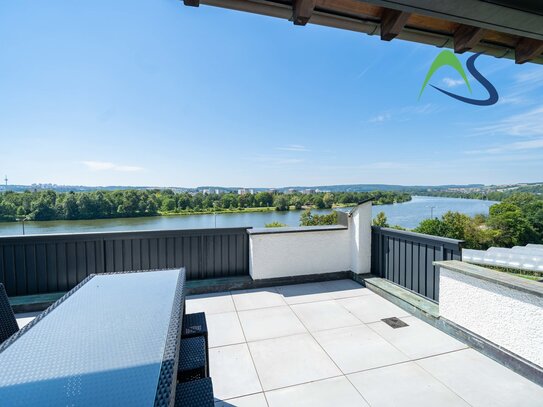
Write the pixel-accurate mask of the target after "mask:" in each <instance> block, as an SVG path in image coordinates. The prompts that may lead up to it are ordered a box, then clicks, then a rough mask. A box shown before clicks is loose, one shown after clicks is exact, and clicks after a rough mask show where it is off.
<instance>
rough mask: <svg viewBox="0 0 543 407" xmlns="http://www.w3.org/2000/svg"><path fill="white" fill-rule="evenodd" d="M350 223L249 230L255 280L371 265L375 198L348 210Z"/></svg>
mask: <svg viewBox="0 0 543 407" xmlns="http://www.w3.org/2000/svg"><path fill="white" fill-rule="evenodd" d="M347 219H348V225H345V226H343V225H336V226H308V227H296V228H288V227H285V228H260V229H250V230H249V231H248V232H249V270H250V274H251V277H252V278H253V279H254V280H263V279H269V278H278V277H295V276H302V275H309V274H323V273H334V272H338V271H353V272H355V273H369V272H370V266H371V258H370V256H371V202H365V203H363V204H360V205H358V206H357V207H355V208H354V209H353V210H352V211H351V212H350V213H349V214H348V217H347Z"/></svg>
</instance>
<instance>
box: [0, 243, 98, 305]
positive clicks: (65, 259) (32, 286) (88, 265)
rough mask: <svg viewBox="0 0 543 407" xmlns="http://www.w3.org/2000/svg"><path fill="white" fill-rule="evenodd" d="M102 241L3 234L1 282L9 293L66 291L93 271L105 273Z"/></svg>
mask: <svg viewBox="0 0 543 407" xmlns="http://www.w3.org/2000/svg"><path fill="white" fill-rule="evenodd" d="M103 271H104V268H103V245H102V240H101V239H100V238H99V237H95V236H82V235H63V236H61V235H54V236H51V237H48V236H32V235H28V236H24V237H6V238H0V282H3V283H4V284H5V286H6V291H7V292H8V295H28V294H38V293H48V292H57V291H67V290H69V289H70V288H73V287H74V286H75V285H76V284H77V283H78V282H79V281H81V280H83V279H84V278H85V277H86V276H88V275H89V274H92V273H102V272H103Z"/></svg>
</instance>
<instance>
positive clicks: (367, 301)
mask: <svg viewBox="0 0 543 407" xmlns="http://www.w3.org/2000/svg"><path fill="white" fill-rule="evenodd" d="M337 301H338V302H339V303H340V304H341V305H342V306H344V307H345V308H347V310H349V311H350V312H351V313H353V314H354V315H355V316H356V317H357V318H359V319H360V320H361V321H362V322H365V323H368V322H376V321H380V320H381V319H383V318H390V317H398V318H399V317H406V316H409V314H408V313H407V312H405V311H404V310H402V309H401V308H400V307H398V306H396V305H394V304H392V303H391V302H389V301H387V300H385V299H384V298H383V297H380V296H378V295H362V296H360V297H354V298H345V299H340V300H337Z"/></svg>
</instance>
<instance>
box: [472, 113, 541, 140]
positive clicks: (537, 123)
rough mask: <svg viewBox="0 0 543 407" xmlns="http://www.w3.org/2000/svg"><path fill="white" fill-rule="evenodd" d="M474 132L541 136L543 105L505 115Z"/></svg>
mask: <svg viewBox="0 0 543 407" xmlns="http://www.w3.org/2000/svg"><path fill="white" fill-rule="evenodd" d="M475 133H476V134H490V135H507V136H523V137H537V136H543V105H542V106H539V107H536V108H534V109H532V110H529V111H527V112H524V113H520V114H515V115H512V116H509V117H506V118H504V119H502V120H500V121H498V122H497V123H495V124H490V125H487V126H482V127H479V128H477V129H475Z"/></svg>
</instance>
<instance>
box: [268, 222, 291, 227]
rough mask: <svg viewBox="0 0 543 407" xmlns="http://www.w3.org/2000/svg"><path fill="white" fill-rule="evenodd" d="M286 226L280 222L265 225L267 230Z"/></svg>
mask: <svg viewBox="0 0 543 407" xmlns="http://www.w3.org/2000/svg"><path fill="white" fill-rule="evenodd" d="M285 226H287V225H285V224H284V223H281V222H277V221H275V222H271V223H266V227H267V228H283V227H285Z"/></svg>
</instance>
